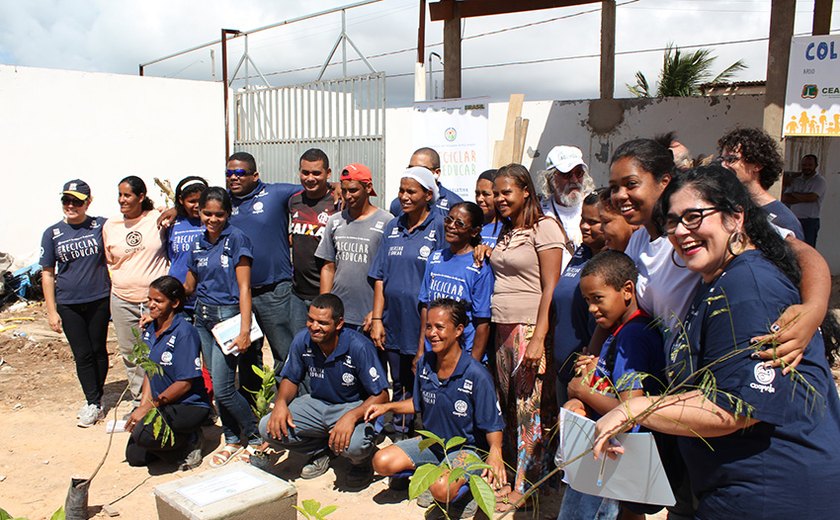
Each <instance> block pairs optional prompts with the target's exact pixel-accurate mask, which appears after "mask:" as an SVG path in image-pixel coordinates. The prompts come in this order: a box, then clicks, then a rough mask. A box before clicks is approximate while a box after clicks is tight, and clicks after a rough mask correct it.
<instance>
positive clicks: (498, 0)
mask: <svg viewBox="0 0 840 520" xmlns="http://www.w3.org/2000/svg"><path fill="white" fill-rule="evenodd" d="M600 1H601V0H516V1H515V2H511V1H510V0H457V4H458V6H457V8H458V13H459V14H460V16H461V18H471V17H474V16H488V15H493V14H507V13H521V12H525V11H535V10H537V9H553V8H556V7H569V6H573V5H585V4H594V3H597V2H600ZM455 4H456V0H441V1H440V2H433V3H430V4H429V14H430V16H431V20H432V21H433V22H439V21H441V20H449V19H451V18H452V17H453V16H454V14H455V7H456V6H455Z"/></svg>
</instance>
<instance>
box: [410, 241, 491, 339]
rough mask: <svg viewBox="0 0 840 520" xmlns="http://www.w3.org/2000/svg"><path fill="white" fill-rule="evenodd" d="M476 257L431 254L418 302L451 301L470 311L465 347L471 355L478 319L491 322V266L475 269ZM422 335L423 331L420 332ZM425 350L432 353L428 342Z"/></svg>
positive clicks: (445, 251) (444, 251) (443, 252)
mask: <svg viewBox="0 0 840 520" xmlns="http://www.w3.org/2000/svg"><path fill="white" fill-rule="evenodd" d="M474 263H475V261H474V259H473V253H472V251H470V252H469V253H464V254H461V255H456V254H454V253H452V250H451V249H449V248H446V249H441V250H439V251H435V252H434V253H432V256H431V257H430V258H429V261H428V262H426V272H425V274H424V275H423V283H422V284H421V285H420V294H419V296H418V299H419V300H420V303H421V304H424V305H426V306H428V305H429V303H431V302H433V301H434V300H437V299H438V298H452V299H453V300H457V301H460V302H463V303H464V305H465V306H466V308H467V319H468V321H467V326H466V327H465V328H464V347H465V349H466V351H467V352H472V346H473V340H474V339H475V324H474V319H475V318H490V297H491V296H492V295H493V282H494V281H495V277H494V276H493V270H492V269H491V268H490V264H489V262H482V264H481V266H480V267H475V265H473V264H474ZM420 333H421V334H423V333H424V331H422V330H421V331H420ZM426 350H430V346H429V344H428V342H427V343H426Z"/></svg>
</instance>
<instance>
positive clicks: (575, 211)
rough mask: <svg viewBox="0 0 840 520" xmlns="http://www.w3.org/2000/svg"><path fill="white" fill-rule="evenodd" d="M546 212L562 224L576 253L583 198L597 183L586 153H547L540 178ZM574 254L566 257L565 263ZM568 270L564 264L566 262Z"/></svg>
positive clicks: (570, 150) (556, 150)
mask: <svg viewBox="0 0 840 520" xmlns="http://www.w3.org/2000/svg"><path fill="white" fill-rule="evenodd" d="M541 180H542V182H541V185H542V186H541V187H542V192H543V199H542V202H541V205H542V210H543V213H545V214H546V215H550V216H552V217H554V218H556V219H557V220H558V221H560V224H561V225H562V226H563V230H564V231H565V232H566V236H567V237H569V241H570V242H572V244H567V249H568V250H570V251H574V250H575V249H577V247H578V246H580V243H581V240H582V237H581V234H580V212H581V208H582V207H583V199H584V197H586V194H587V193H588V192H590V191H592V188H593V186H594V183H593V182H592V178H591V177H589V167H588V166H587V165H586V163H585V162H584V161H583V152H581V151H580V148H578V147H576V146H566V145H563V146H555V147H554V148H552V149H551V151H550V152H548V158H547V159H546V160H545V171H544V172H542V175H541ZM570 257H571V255H563V258H564V260H565V259H567V258H570ZM563 264H564V265H563V268H565V267H566V266H565V262H563Z"/></svg>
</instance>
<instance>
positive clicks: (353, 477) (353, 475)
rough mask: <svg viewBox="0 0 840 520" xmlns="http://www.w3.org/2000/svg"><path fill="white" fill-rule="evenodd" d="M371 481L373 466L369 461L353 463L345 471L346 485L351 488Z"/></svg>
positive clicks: (366, 484) (361, 486)
mask: <svg viewBox="0 0 840 520" xmlns="http://www.w3.org/2000/svg"><path fill="white" fill-rule="evenodd" d="M372 481H373V467H372V466H371V465H370V461H369V460H368V461H365V462H363V463H361V464H353V465H352V466H350V471H348V472H347V486H348V487H350V488H353V489H356V488H364V487H367V486H368V485H370V483H371V482H372Z"/></svg>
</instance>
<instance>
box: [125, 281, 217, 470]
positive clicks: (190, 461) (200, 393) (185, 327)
mask: <svg viewBox="0 0 840 520" xmlns="http://www.w3.org/2000/svg"><path fill="white" fill-rule="evenodd" d="M185 301H186V293H185V292H184V286H183V285H181V282H179V281H178V280H177V279H176V278H173V277H171V276H161V277H160V278H158V279H156V280H155V281H153V282H152V283H151V285H150V286H149V299H148V303H147V305H148V308H149V316H150V317H151V320H152V321H151V322H150V323H149V324H148V325H147V326H146V330H145V331H144V332H143V341H144V342H145V343H146V345H147V346H148V347H149V360H150V361H152V362H154V363H155V364H156V365H157V366H158V368H159V369H160V371H159V372H158V373H154V374H151V375H150V374H146V376H145V377H144V378H143V390H142V392H141V398H140V405H139V406H138V407H137V408H135V409H134V411H133V412H131V415H130V416H129V418H128V419H127V420H126V423H125V429H126V430H127V431H129V432H131V437H130V438H129V439H128V444H127V445H126V447H125V460H126V461H127V462H128V463H129V464H130V465H131V466H146V465H147V464H149V462H151V461H152V460H153V459H155V458H160V459H163V460H165V461H167V462H180V469H183V470H186V469H193V468H197V467H198V466H199V465H201V424H202V423H203V422H204V420H205V419H207V415H208V414H209V413H210V401H209V399H208V398H207V393H206V392H205V390H204V385H203V384H202V381H201V362H200V360H199V352H200V350H201V341H200V340H199V337H198V332H197V331H196V330H195V327H193V326H192V325H191V324H190V323H189V322H188V321H187V320H185V319H184V317H183V314H182V312H181V311H183V310H184V302H185ZM153 408H157V411H158V413H160V415H161V417H163V420H164V421H165V422H166V424H167V425H168V426H169V428H170V430H171V434H172V439H171V440H170V439H167V438H165V437H164V436H163V434H162V431H159V432H158V434H157V435H155V426H154V421H150V422H149V423H148V424H146V421H145V418H146V416H147V415H148V414H149V412H151V411H152V409H153Z"/></svg>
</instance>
